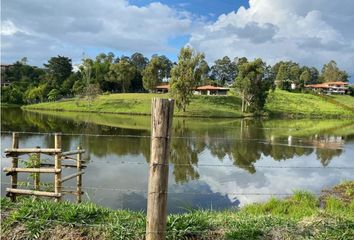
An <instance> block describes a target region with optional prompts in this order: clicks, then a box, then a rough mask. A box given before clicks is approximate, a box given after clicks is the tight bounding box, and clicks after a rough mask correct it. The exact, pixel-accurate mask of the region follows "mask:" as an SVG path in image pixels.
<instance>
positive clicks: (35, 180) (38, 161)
mask: <svg viewBox="0 0 354 240" xmlns="http://www.w3.org/2000/svg"><path fill="white" fill-rule="evenodd" d="M37 148H38V149H40V147H39V146H37ZM34 157H35V159H34V166H33V167H34V168H40V167H41V154H40V153H35V154H34ZM39 184H40V173H39V172H38V173H33V185H34V190H39Z"/></svg>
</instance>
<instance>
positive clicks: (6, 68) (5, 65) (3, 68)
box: [1, 64, 13, 71]
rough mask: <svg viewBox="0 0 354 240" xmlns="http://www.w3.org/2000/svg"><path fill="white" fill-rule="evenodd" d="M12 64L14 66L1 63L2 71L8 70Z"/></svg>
mask: <svg viewBox="0 0 354 240" xmlns="http://www.w3.org/2000/svg"><path fill="white" fill-rule="evenodd" d="M12 66H13V65H12V64H1V71H6V70H8V69H9V68H11V67H12Z"/></svg>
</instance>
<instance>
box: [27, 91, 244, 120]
mask: <svg viewBox="0 0 354 240" xmlns="http://www.w3.org/2000/svg"><path fill="white" fill-rule="evenodd" d="M153 97H161V98H168V97H169V96H168V95H166V94H148V93H125V94H122V93H121V94H110V95H101V96H99V97H98V98H96V99H95V100H94V101H93V102H92V104H91V105H89V104H88V102H87V101H86V100H77V99H70V100H65V101H58V102H46V103H39V104H34V105H28V106H25V108H27V109H43V110H44V109H46V110H57V111H79V112H80V111H82V112H101V113H126V114H144V115H148V114H150V111H151V99H152V98H153ZM175 115H176V116H193V117H240V116H242V114H241V112H240V99H239V98H237V97H234V96H230V97H229V96H218V97H213V96H194V97H193V99H192V102H191V104H190V105H189V106H188V109H187V111H186V112H179V111H177V109H175Z"/></svg>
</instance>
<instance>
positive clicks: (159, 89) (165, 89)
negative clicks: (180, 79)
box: [154, 84, 170, 93]
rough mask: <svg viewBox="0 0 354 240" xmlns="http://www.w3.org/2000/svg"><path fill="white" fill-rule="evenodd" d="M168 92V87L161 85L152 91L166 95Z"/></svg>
mask: <svg viewBox="0 0 354 240" xmlns="http://www.w3.org/2000/svg"><path fill="white" fill-rule="evenodd" d="M169 90H170V85H168V84H163V85H158V86H156V87H155V89H154V92H155V93H168V91H169Z"/></svg>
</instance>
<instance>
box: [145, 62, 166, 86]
mask: <svg viewBox="0 0 354 240" xmlns="http://www.w3.org/2000/svg"><path fill="white" fill-rule="evenodd" d="M160 69H161V61H160V60H159V58H158V57H154V58H152V59H151V61H150V62H149V64H148V65H147V66H146V68H145V69H144V70H143V72H142V75H143V86H144V88H145V89H146V90H149V91H152V90H153V89H154V88H155V87H156V86H157V85H158V84H159V83H160V82H161V81H162V79H161V74H159V70H160Z"/></svg>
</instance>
